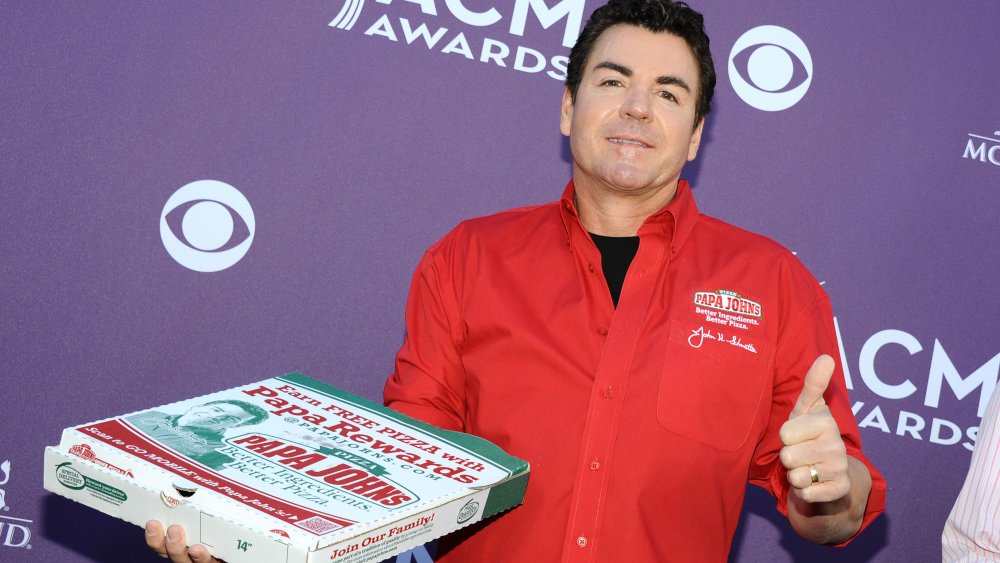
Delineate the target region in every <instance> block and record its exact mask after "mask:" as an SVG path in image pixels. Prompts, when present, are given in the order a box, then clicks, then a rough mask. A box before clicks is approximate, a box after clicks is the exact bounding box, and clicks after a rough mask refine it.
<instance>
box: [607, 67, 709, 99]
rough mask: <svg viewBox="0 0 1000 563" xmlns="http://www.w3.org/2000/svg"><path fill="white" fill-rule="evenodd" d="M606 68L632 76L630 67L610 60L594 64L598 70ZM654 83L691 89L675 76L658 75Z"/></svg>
mask: <svg viewBox="0 0 1000 563" xmlns="http://www.w3.org/2000/svg"><path fill="white" fill-rule="evenodd" d="M602 68H606V69H608V70H613V71H615V72H617V73H618V74H621V75H622V76H632V69H630V68H629V67H627V66H624V65H620V64H618V63H614V62H611V61H604V62H600V63H597V64H596V65H594V70H599V69H602ZM656 83H657V84H659V85H661V86H677V87H678V88H683V89H684V90H687V91H688V92H690V91H691V87H690V86H688V83H687V82H685V81H684V80H682V79H680V78H678V77H676V76H660V77H658V78H657V79H656Z"/></svg>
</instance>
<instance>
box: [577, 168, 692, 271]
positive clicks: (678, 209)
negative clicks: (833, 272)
mask: <svg viewBox="0 0 1000 563" xmlns="http://www.w3.org/2000/svg"><path fill="white" fill-rule="evenodd" d="M575 193H576V188H575V186H574V185H573V180H570V181H569V183H568V184H566V189H565V190H563V195H562V198H561V199H560V202H559V211H560V215H561V217H562V220H563V226H565V227H566V234H567V237H569V236H570V233H571V232H572V231H571V226H572V225H573V223H579V217H580V215H579V212H578V211H577V209H576V203H575V202H574V197H573V196H574V194H575ZM698 214H699V213H698V206H697V205H696V204H695V202H694V195H693V194H692V193H691V186H690V185H689V184H688V182H687V180H679V181H678V182H677V193H676V194H674V198H673V199H672V200H670V202H669V203H667V204H666V205H665V206H663V208H662V209H660V210H659V211H657V212H656V213H653V214H652V215H650V216H649V217H647V218H646V221H645V222H643V224H642V227H640V228H639V234H640V235H643V234H647V233H650V234H652V233H656V232H660V233H664V234H667V235H669V236H670V239H671V247H672V251H673V252H672V254H676V253H677V252H678V251H679V250H680V248H681V246H682V245H683V244H684V242H685V241H686V240H687V238H688V236H689V235H690V234H691V231H692V230H694V225H695V223H696V222H697V221H698ZM579 224H580V227H581V228H583V224H582V223H579ZM668 229H672V232H667V230H668ZM568 240H569V239H568V238H567V241H568Z"/></svg>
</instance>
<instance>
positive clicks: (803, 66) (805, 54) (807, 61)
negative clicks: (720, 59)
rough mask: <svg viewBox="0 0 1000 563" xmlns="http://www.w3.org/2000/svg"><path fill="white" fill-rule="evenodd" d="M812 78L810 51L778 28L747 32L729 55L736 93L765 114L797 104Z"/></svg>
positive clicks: (765, 27) (787, 32)
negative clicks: (765, 112)
mask: <svg viewBox="0 0 1000 563" xmlns="http://www.w3.org/2000/svg"><path fill="white" fill-rule="evenodd" d="M740 69H743V70H742V72H741V70H740ZM812 75H813V64H812V56H811V55H810V54H809V48H808V47H806V44H805V43H803V42H802V40H801V39H799V36H798V35H795V34H794V33H792V32H791V31H788V30H787V29H785V28H783V27H778V26H776V25H762V26H760V27H755V28H753V29H751V30H750V31H748V32H746V33H744V34H743V35H741V36H740V38H739V39H737V40H736V43H735V44H734V45H733V49H732V50H731V51H730V52H729V82H730V83H732V85H733V90H735V91H736V94H737V95H739V97H740V98H741V99H742V100H743V101H744V102H746V103H748V104H750V105H751V106H753V107H755V108H757V109H759V110H762V111H781V110H786V109H788V108H790V107H792V106H794V105H795V104H797V103H798V102H799V100H801V99H802V97H803V96H805V95H806V91H808V90H809V85H810V84H811V83H812Z"/></svg>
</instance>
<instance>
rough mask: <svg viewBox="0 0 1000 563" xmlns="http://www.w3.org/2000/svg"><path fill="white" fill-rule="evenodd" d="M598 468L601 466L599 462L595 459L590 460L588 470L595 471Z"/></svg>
mask: <svg viewBox="0 0 1000 563" xmlns="http://www.w3.org/2000/svg"><path fill="white" fill-rule="evenodd" d="M600 468H601V462H599V461H597V460H596V459H595V460H594V461H592V462H590V470H591V471H597V470H598V469H600Z"/></svg>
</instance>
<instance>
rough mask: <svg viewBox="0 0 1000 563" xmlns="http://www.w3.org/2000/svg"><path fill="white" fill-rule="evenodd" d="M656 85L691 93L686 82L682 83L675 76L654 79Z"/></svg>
mask: <svg viewBox="0 0 1000 563" xmlns="http://www.w3.org/2000/svg"><path fill="white" fill-rule="evenodd" d="M656 83H657V84H660V85H662V86H677V87H678V88H683V89H684V90H687V91H688V92H691V87H690V86H688V84H687V82H684V81H683V80H681V79H680V78H677V77H676V76H661V77H659V78H657V79H656Z"/></svg>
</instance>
